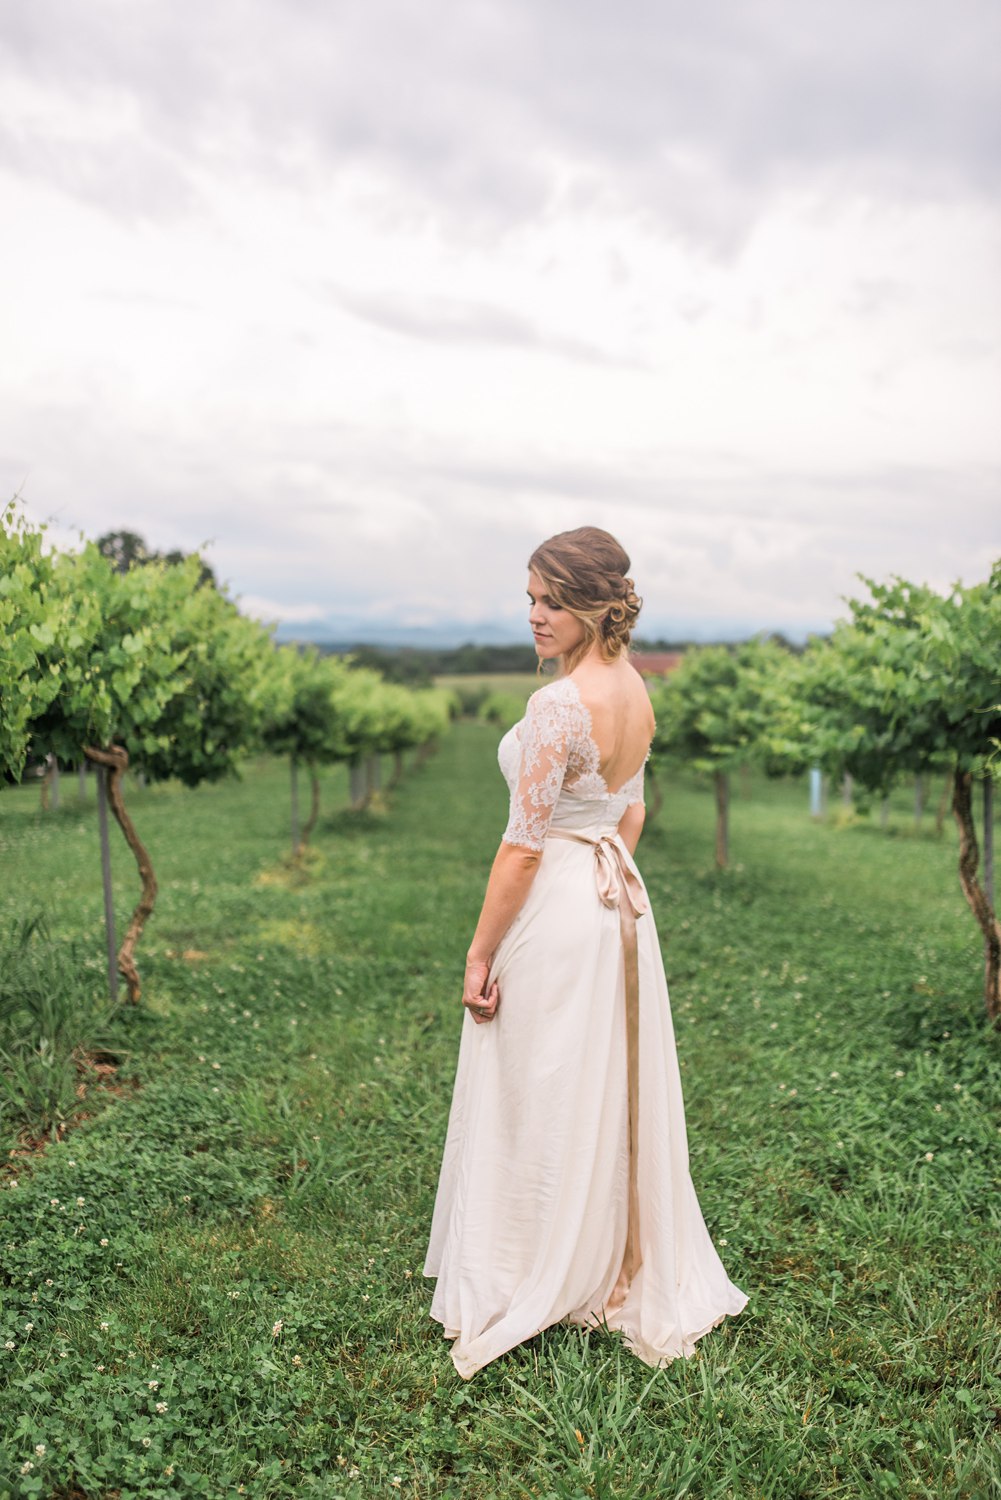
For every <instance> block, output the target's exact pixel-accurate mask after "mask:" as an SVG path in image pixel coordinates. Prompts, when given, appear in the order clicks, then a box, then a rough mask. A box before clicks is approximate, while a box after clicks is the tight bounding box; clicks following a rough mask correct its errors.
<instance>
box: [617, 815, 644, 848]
mask: <svg viewBox="0 0 1001 1500" xmlns="http://www.w3.org/2000/svg"><path fill="white" fill-rule="evenodd" d="M645 822H646V808H645V807H644V806H643V803H642V802H634V803H633V804H632V805H631V806H630V807H627V808H626V810H625V812H624V813H623V814H622V817H621V818H620V819H619V827H618V834H619V837H620V838H621V840H622V842H623V843H624V844H625V846H626V848H627V849H628V850H629V853H630V854H635V853H636V845H637V844H638V843H639V841H640V834H641V833H642V832H643V824H644V823H645Z"/></svg>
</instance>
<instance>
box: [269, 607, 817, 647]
mask: <svg viewBox="0 0 1001 1500" xmlns="http://www.w3.org/2000/svg"><path fill="white" fill-rule="evenodd" d="M830 629H831V621H830V620H817V621H814V622H812V623H810V624H807V625H804V626H801V627H799V628H795V627H793V626H790V625H780V624H779V625H777V624H776V622H775V621H774V620H772V621H768V620H748V619H734V618H733V617H728V616H723V615H717V616H706V617H703V618H701V619H697V620H685V619H659V620H648V619H646V618H645V617H644V619H643V622H642V627H641V629H640V631H639V632H638V638H639V640H641V641H651V642H652V641H670V642H678V641H745V640H747V639H748V637H749V636H752V635H756V634H757V633H758V632H759V631H766V632H772V631H775V632H781V634H782V635H784V636H785V637H786V639H787V640H789V641H792V642H794V643H796V644H797V645H799V644H802V643H803V642H804V641H805V640H806V638H807V636H808V635H811V634H816V635H826V634H827V633H828V632H829V631H830ZM276 635H277V638H278V640H279V641H310V642H313V643H314V644H315V645H317V646H325V647H326V648H327V649H328V650H330V649H336V650H345V651H346V650H348V649H349V648H350V647H351V646H384V647H388V648H392V649H397V648H399V647H401V646H413V647H416V648H421V647H423V648H425V649H428V650H441V649H448V648H450V647H454V646H464V645H467V644H473V645H477V646H509V645H517V644H520V645H531V640H532V638H531V634H530V632H529V629H528V625H527V622H526V623H525V624H523V625H504V624H497V623H496V622H495V621H490V620H479V621H475V622H467V623H465V624H451V623H443V624H441V625H400V624H398V623H397V622H396V621H395V620H372V619H364V618H356V619H351V618H344V619H338V620H331V621H324V620H318V621H316V622H315V623H310V624H309V625H293V624H288V625H279V626H278V629H277V631H276Z"/></svg>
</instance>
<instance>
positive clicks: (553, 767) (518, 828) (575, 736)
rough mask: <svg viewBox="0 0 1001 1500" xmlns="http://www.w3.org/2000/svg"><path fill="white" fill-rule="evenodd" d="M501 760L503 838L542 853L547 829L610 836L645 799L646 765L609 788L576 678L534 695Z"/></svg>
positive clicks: (506, 740) (551, 684) (505, 741)
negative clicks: (505, 801) (505, 810)
mask: <svg viewBox="0 0 1001 1500" xmlns="http://www.w3.org/2000/svg"><path fill="white" fill-rule="evenodd" d="M648 754H649V752H648ZM497 759H498V760H499V762H500V768H501V770H502V771H503V773H504V779H505V781H506V782H507V784H508V789H509V791H510V793H511V808H510V813H509V815H508V822H507V827H506V828H505V830H504V833H503V835H502V837H503V840H504V842H505V843H507V844H518V845H520V846H521V847H522V848H526V849H541V848H542V846H543V843H544V841H545V837H546V834H547V832H548V831H549V828H550V825H553V826H555V827H563V828H573V829H576V830H577V831H582V830H584V829H587V830H589V831H593V832H595V833H613V832H614V831H615V829H616V827H617V826H618V823H619V819H620V818H621V817H622V814H623V813H624V812H625V810H626V808H627V807H631V806H632V804H633V803H634V802H642V801H643V766H640V768H639V770H638V771H637V772H636V774H635V776H631V777H630V778H629V780H628V781H627V782H626V783H625V785H624V786H622V787H620V788H619V789H618V791H615V792H610V791H609V789H608V785H607V783H606V782H605V778H604V777H603V776H602V774H601V771H600V770H599V769H598V768H599V765H600V761H601V757H600V756H599V754H598V747H597V745H596V744H595V742H594V736H593V734H592V731H591V715H590V713H589V711H588V708H587V705H586V704H585V703H583V702H582V700H581V696H580V693H579V692H578V691H577V684H576V683H575V682H574V681H573V679H572V678H571V677H560V678H557V679H556V681H554V682H547V683H546V685H545V687H541V688H539V689H538V691H537V692H534V693H533V694H532V696H531V697H530V698H529V700H528V704H527V707H526V709H525V717H524V718H523V719H522V720H520V722H519V723H517V724H515V725H514V726H513V728H511V729H509V730H508V732H507V734H506V735H505V736H504V738H503V739H502V740H501V742H500V745H499V746H498V749H497Z"/></svg>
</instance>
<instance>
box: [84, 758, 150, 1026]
mask: <svg viewBox="0 0 1001 1500" xmlns="http://www.w3.org/2000/svg"><path fill="white" fill-rule="evenodd" d="M83 753H84V755H86V757H87V759H88V760H89V761H92V762H93V763H94V765H96V766H99V767H101V768H102V775H101V781H102V783H103V784H106V789H107V799H108V802H109V804H110V806H111V811H112V813H113V815H114V818H115V822H116V823H117V824H118V826H119V828H120V829H121V830H122V833H123V835H124V836H125V842H126V843H127V844H128V846H129V848H130V849H131V850H132V853H133V855H134V856H135V861H136V866H137V868H138V870H139V879H140V881H141V884H142V892H141V894H140V897H139V902H138V904H137V906H136V909H135V911H134V912H133V913H132V916H131V919H130V921H129V925H128V927H127V929H126V932H125V937H124V938H123V940H122V946H121V947H120V948H119V950H118V971H119V973H120V974H121V976H122V978H123V979H124V980H125V983H126V985H127V987H128V996H129V1000H130V1001H131V1002H132V1004H133V1005H136V1004H137V1003H138V1001H139V999H140V997H141V995H142V984H141V982H140V979H139V971H138V969H137V968H136V963H135V949H136V944H137V943H138V941H139V939H140V937H141V936H142V932H143V928H144V927H145V926H146V921H147V919H148V917H149V916H150V915H151V914H152V911H153V907H154V905H155V904H156V891H157V885H156V875H155V874H154V872H153V861H152V860H151V859H150V857H149V853H148V851H147V849H146V846H145V845H144V844H143V842H142V840H141V839H140V837H139V835H138V834H137V833H136V830H135V824H134V823H133V822H132V819H131V818H130V817H129V815H128V812H127V811H126V807H125V801H124V799H123V797H122V777H123V775H124V774H125V772H126V770H127V769H128V764H129V756H128V751H127V750H124V749H123V748H122V746H121V745H109V746H108V748H107V749H104V750H102V749H100V748H99V747H98V746H96V745H84V747H83ZM104 842H105V841H104V837H103V835H102V849H101V854H102V867H104V864H105V852H104ZM104 899H105V915H106V918H107V916H108V913H109V910H110V872H109V873H106V874H105V898H104ZM108 944H109V969H110V952H111V949H112V947H113V944H114V919H113V917H112V918H111V921H110V923H109V925H108ZM109 977H110V974H109ZM114 998H115V995H114V992H113V993H112V999H114Z"/></svg>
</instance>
